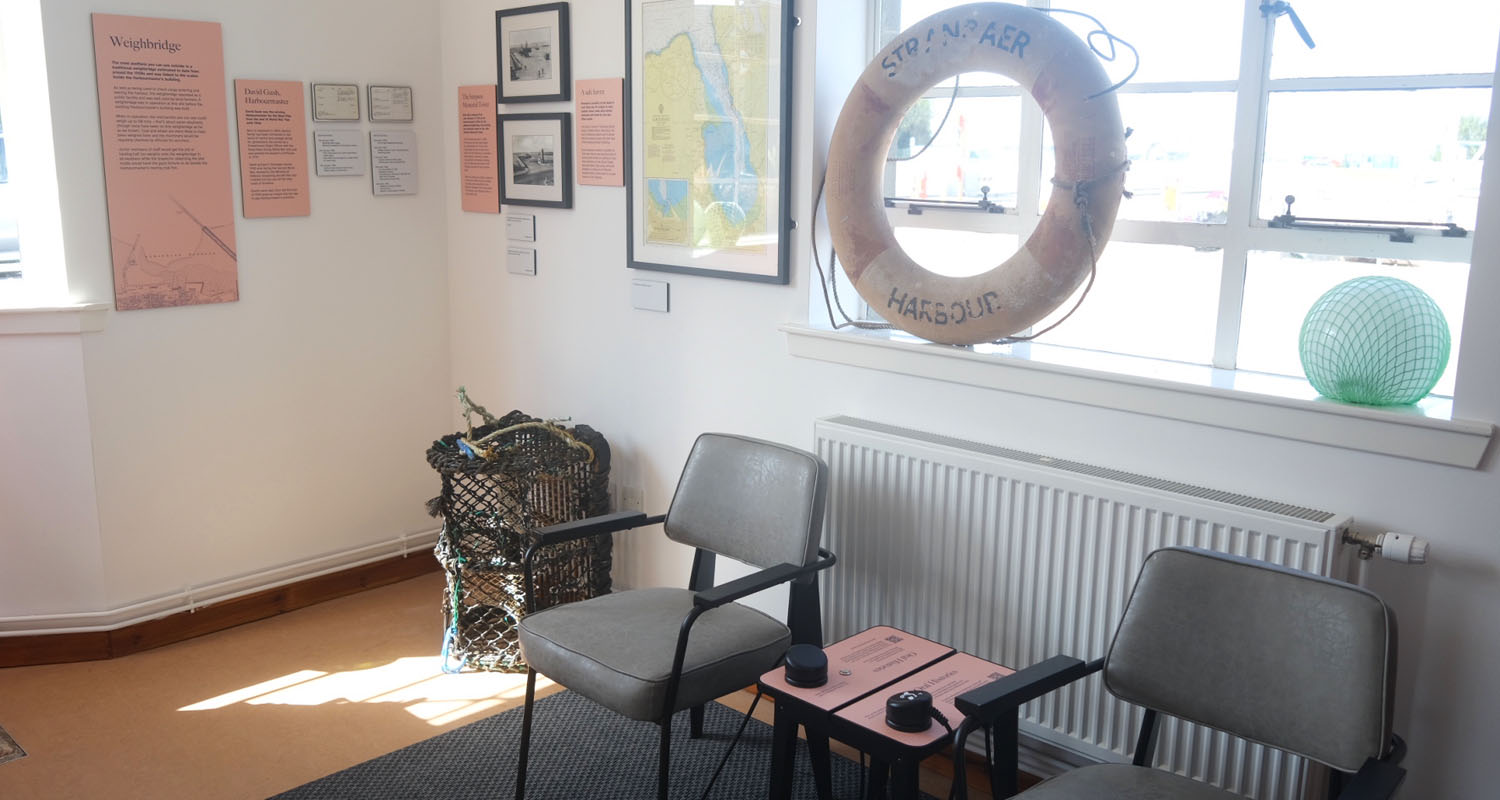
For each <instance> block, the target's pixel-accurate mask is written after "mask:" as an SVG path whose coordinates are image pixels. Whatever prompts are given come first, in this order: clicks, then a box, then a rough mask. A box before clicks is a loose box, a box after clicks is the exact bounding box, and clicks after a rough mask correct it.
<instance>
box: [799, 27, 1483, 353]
mask: <svg viewBox="0 0 1500 800" xmlns="http://www.w3.org/2000/svg"><path fill="white" fill-rule="evenodd" d="M1027 5H1029V6H1031V7H1034V8H1045V7H1048V6H1049V5H1051V3H1050V2H1049V0H1028V2H1027ZM1259 6H1260V3H1259V2H1258V0H1244V9H1243V15H1242V21H1241V39H1240V60H1239V72H1238V75H1237V77H1236V78H1235V79H1234V80H1212V81H1170V82H1165V81H1156V82H1134V81H1133V82H1130V83H1127V84H1126V85H1125V86H1123V87H1121V88H1120V89H1119V90H1118V91H1120V92H1121V93H1122V94H1168V93H1186V92H1208V91H1213V92H1234V93H1235V121H1234V141H1233V146H1232V149H1231V162H1230V175H1229V183H1228V186H1229V189H1228V196H1227V208H1228V213H1227V219H1226V220H1225V222H1223V223H1199V222H1167V221H1145V220H1131V219H1124V218H1120V219H1117V220H1116V222H1115V226H1114V230H1113V233H1112V235H1111V241H1119V242H1135V243H1141V244H1148V245H1168V246H1186V247H1194V248H1214V249H1217V250H1218V251H1219V254H1220V274H1219V297H1218V308H1217V312H1216V330H1215V335H1214V345H1213V359H1212V362H1211V364H1209V365H1207V366H1209V367H1211V368H1212V369H1215V370H1227V371H1233V370H1234V369H1235V364H1236V360H1237V356H1238V351H1239V339H1240V327H1241V324H1242V321H1241V317H1242V312H1243V306H1244V301H1245V280H1246V277H1247V271H1248V265H1249V258H1250V255H1251V253H1253V252H1255V251H1270V252H1285V253H1303V254H1309V255H1328V256H1345V257H1355V258H1375V259H1393V258H1394V259H1407V260H1417V261H1436V262H1452V263H1463V264H1470V263H1471V262H1472V255H1473V236H1472V235H1470V236H1466V237H1463V238H1452V237H1443V236H1441V235H1439V234H1437V233H1435V232H1434V233H1428V232H1416V234H1415V241H1413V242H1409V243H1398V242H1392V241H1390V239H1389V237H1388V236H1386V235H1385V234H1381V233H1368V232H1353V231H1312V230H1298V229H1287V228H1273V227H1270V225H1269V224H1268V223H1269V221H1268V220H1266V219H1263V218H1261V217H1260V211H1259V210H1260V206H1261V192H1262V186H1261V180H1262V174H1263V167H1264V159H1265V142H1266V128H1267V120H1268V107H1269V103H1270V99H1271V93H1272V92H1280V91H1334V90H1345V91H1378V90H1393V89H1394V90H1407V89H1450V88H1489V89H1490V90H1491V108H1492V112H1493V107H1494V104H1495V102H1496V97H1495V94H1494V85H1495V74H1494V73H1489V74H1485V73H1464V74H1452V75H1394V76H1348V77H1336V78H1275V79H1273V78H1272V77H1271V57H1272V52H1273V47H1274V44H1275V38H1276V24H1277V19H1276V18H1274V17H1266V16H1264V15H1263V14H1262V12H1261V11H1260V8H1259ZM898 8H899V5H898V4H897V3H891V2H881V3H879V4H877V5H876V6H875V9H876V10H875V11H874V12H873V13H872V14H871V25H870V27H871V31H870V37H869V42H868V44H867V47H868V48H869V49H868V51H867V53H866V55H867V56H872V55H873V54H874V53H875V52H876V51H877V50H878V49H880V48H881V46H882V45H883V44H884V42H883V41H881V39H882V32H881V27H882V25H881V23H882V21H885V22H890V21H891V19H895V20H899V11H895V12H893V11H892V9H898ZM882 16H883V17H884V18H887V19H884V20H883V19H882ZM1106 22H1107V20H1106ZM894 24H899V22H896V23H894ZM1282 24H1283V25H1285V24H1289V22H1283V23H1282ZM954 94H955V93H954V91H953V90H952V89H951V88H947V87H944V88H933V89H931V90H929V91H928V92H926V93H925V94H924V95H923V97H925V98H931V99H932V100H933V101H934V103H935V104H941V105H935V108H936V107H945V105H946V102H947V100H948V99H949V98H950V97H952V96H954ZM1017 95H1018V96H1020V97H1021V98H1022V100H1021V130H1020V132H1019V137H1020V142H1019V152H1020V163H1019V165H1018V172H1017V175H1018V185H1017V203H1016V207H1015V208H1006V209H1005V210H1004V212H1003V213H999V214H996V213H979V211H978V209H977V208H976V209H974V210H969V209H953V208H946V207H934V206H924V207H923V208H922V209H921V213H920V214H919V215H918V214H912V213H910V211H909V208H908V206H910V205H917V204H908V203H904V202H899V201H898V202H894V203H891V202H888V203H887V209H886V214H887V219H888V220H889V221H890V223H891V225H892V226H893V227H897V226H902V227H923V228H936V229H962V230H972V231H979V232H987V233H1006V234H1011V235H1015V236H1018V237H1020V239H1021V240H1022V241H1024V240H1025V239H1026V238H1027V237H1029V236H1030V235H1031V233H1032V231H1033V230H1034V229H1035V227H1036V225H1037V223H1038V221H1039V220H1040V218H1041V209H1040V195H1041V191H1040V187H1041V186H1042V183H1043V181H1044V176H1043V175H1042V174H1041V172H1042V148H1043V145H1044V142H1043V122H1044V119H1043V115H1042V112H1041V109H1040V107H1039V106H1037V104H1036V102H1035V101H1034V100H1033V99H1032V98H1031V97H1030V95H1029V93H1027V92H1025V91H1024V90H1022V89H1021V88H1020V87H1019V86H976V87H964V86H960V87H959V89H958V90H957V96H958V97H959V98H963V97H997V96H1017ZM1492 116H1493V113H1492ZM889 175H890V173H889V172H888V173H887V180H888V183H887V188H888V189H890V188H891V185H892V184H891V183H890V182H889V181H890V177H889ZM1126 185H1127V186H1129V180H1128V177H1127V181H1126ZM833 271H834V273H835V275H834V278H833V279H834V280H836V281H838V282H839V284H840V285H839V291H840V294H841V295H842V296H844V297H857V295H856V294H855V292H854V291H853V287H852V286H851V285H850V284H849V283H848V282H847V280H846V279H845V278H844V276H843V275H842V272H841V270H838V269H834V270H833ZM813 307H815V308H816V307H818V304H817V303H816V302H815V303H814V306H813ZM852 316H853V317H854V319H856V320H859V321H863V322H875V323H878V322H881V321H882V319H881V317H880V316H879V314H878V313H877V312H875V311H874V310H873V309H871V308H870V307H869V306H868V304H865V303H864V302H863V301H862V300H861V301H859V302H858V303H857V304H854V309H853V314H852ZM1460 323H1461V321H1459V320H1454V321H1452V324H1454V325H1455V326H1456V325H1459V324H1460ZM1012 357H1015V356H1012ZM1455 358H1456V354H1455Z"/></svg>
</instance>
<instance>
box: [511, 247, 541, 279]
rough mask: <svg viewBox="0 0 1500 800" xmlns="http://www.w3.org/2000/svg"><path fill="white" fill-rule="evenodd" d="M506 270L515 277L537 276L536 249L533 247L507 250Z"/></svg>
mask: <svg viewBox="0 0 1500 800" xmlns="http://www.w3.org/2000/svg"><path fill="white" fill-rule="evenodd" d="M505 269H506V271H508V272H510V273H512V274H515V275H535V274H536V249H535V248H531V247H507V248H505Z"/></svg>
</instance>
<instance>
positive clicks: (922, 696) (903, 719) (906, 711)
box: [885, 689, 953, 733]
mask: <svg viewBox="0 0 1500 800" xmlns="http://www.w3.org/2000/svg"><path fill="white" fill-rule="evenodd" d="M933 720H937V721H938V724H940V725H942V726H943V728H944V729H945V730H947V731H948V732H949V733H952V732H953V726H952V725H949V724H948V718H947V717H945V716H943V712H941V711H938V710H937V709H936V708H933V706H932V694H931V693H929V692H926V691H923V690H921V689H912V690H909V691H905V692H897V693H895V694H893V695H891V696H890V697H889V698H887V699H886V701H885V724H886V725H887V726H889V727H891V728H895V729H896V730H898V731H902V732H904V733H921V732H922V731H925V730H927V728H928V727H930V726H931V725H932V721H933Z"/></svg>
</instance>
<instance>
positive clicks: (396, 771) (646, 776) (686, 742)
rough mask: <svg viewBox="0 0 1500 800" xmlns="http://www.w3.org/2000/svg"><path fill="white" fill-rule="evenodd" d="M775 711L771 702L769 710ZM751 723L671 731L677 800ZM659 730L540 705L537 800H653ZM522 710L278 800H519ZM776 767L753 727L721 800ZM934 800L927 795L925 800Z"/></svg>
mask: <svg viewBox="0 0 1500 800" xmlns="http://www.w3.org/2000/svg"><path fill="white" fill-rule="evenodd" d="M767 702H769V701H767V700H765V699H762V700H761V703H762V705H764V704H765V703H767ZM743 717H744V715H742V714H741V713H739V712H737V711H734V710H733V709H729V708H726V707H724V706H722V705H719V704H718V703H710V704H709V705H708V713H707V717H706V720H705V724H704V732H703V738H701V739H692V738H689V736H688V719H687V714H685V713H683V714H678V715H677V720H676V721H675V722H676V724H674V725H673V727H672V776H671V786H672V796H673V797H674V798H693V800H696V798H698V797H700V796H702V794H703V788H704V787H705V786H706V785H707V784H708V778H709V776H710V775H712V774H713V771H714V768H715V767H716V766H718V763H719V759H720V758H722V757H723V752H724V748H725V746H726V745H727V744H728V742H729V740H730V739H731V738H732V737H733V736H734V731H735V729H736V728H737V727H738V726H739V724H740V720H741V719H743ZM658 741H659V730H658V728H657V727H656V726H655V725H652V724H650V723H645V722H636V721H633V720H629V719H626V718H624V717H621V716H619V715H617V714H614V713H611V712H609V711H607V710H605V709H604V708H603V707H601V706H599V705H596V704H594V703H593V702H592V701H589V700H587V699H585V698H583V697H580V696H578V695H575V694H573V693H572V692H560V693H558V694H555V695H552V696H550V697H547V698H545V699H542V700H539V701H537V705H536V709H535V711H534V712H533V717H532V729H531V765H530V768H529V769H528V771H527V776H526V796H527V797H528V798H530V800H587V799H589V798H627V799H628V798H654V797H655V796H656V753H657V742H658ZM520 742H521V709H519V708H517V709H512V710H510V711H506V712H505V713H502V714H496V715H495V716H493V717H489V718H488V719H483V720H480V721H478V722H474V723H471V724H469V725H465V726H464V727H462V728H457V729H455V730H451V731H449V732H447V733H444V734H441V735H438V736H435V737H433V738H431V739H428V740H426V741H424V742H418V743H416V744H414V745H411V746H410V747H404V748H402V749H400V750H397V751H395V752H394V753H388V754H386V755H383V756H381V757H379V758H376V759H372V760H370V761H366V762H365V763H363V764H358V765H356V766H353V767H350V768H349V769H346V770H344V771H342V772H336V773H334V774H332V775H329V776H328V777H326V778H321V779H319V780H316V781H313V782H312V783H309V784H305V785H303V786H299V787H297V788H296V789H293V790H291V791H289V792H286V793H284V794H279V795H277V796H276V797H277V798H278V800H331V799H332V798H340V799H341V800H342V798H360V800H395V798H401V799H402V800H406V799H407V798H433V800H439V799H441V800H466V799H467V798H475V799H476V800H477V799H478V798H484V800H495V799H496V798H498V799H499V800H509V799H510V798H512V797H514V796H515V791H516V790H515V774H516V751H517V748H518V747H519V745H520ZM770 765H771V726H769V725H767V724H765V723H763V722H760V721H759V720H751V721H750V724H749V726H748V727H746V728H745V734H744V737H743V738H741V739H740V743H739V744H738V745H737V746H736V747H735V750H734V755H733V756H731V757H730V759H729V763H728V764H726V765H725V766H724V772H723V774H721V775H720V776H719V780H718V782H717V783H715V784H714V789H713V793H712V795H711V796H712V797H714V798H723V799H724V800H730V799H733V800H739V799H740V798H743V799H744V800H750V799H751V798H754V799H755V800H764V798H765V797H766V791H767V788H768V784H767V781H768V775H769V771H770ZM795 774H796V784H795V787H794V790H793V792H792V795H791V796H792V797H793V798H796V799H797V800H812V798H815V797H816V796H817V792H816V791H815V790H814V788H813V781H812V770H811V768H810V767H809V765H808V761H807V751H806V747H805V746H804V744H803V743H802V742H801V741H800V740H799V742H798V752H797V766H796V772H795ZM859 789H860V769H859V765H858V764H857V763H855V762H853V761H850V760H849V759H846V758H841V757H839V756H837V755H835V756H834V757H833V792H834V797H836V798H857V797H859ZM924 797H925V795H924Z"/></svg>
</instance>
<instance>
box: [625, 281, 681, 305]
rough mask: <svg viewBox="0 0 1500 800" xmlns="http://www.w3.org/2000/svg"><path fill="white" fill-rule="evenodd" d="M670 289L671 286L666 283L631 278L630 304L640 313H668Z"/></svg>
mask: <svg viewBox="0 0 1500 800" xmlns="http://www.w3.org/2000/svg"><path fill="white" fill-rule="evenodd" d="M670 288H671V284H668V283H667V282H666V281H647V280H641V279H639V278H633V279H631V281H630V304H631V305H632V306H635V307H636V308H639V309H641V310H642V311H669V310H671V309H670V305H671V304H670V301H669V298H668V294H669V290H670Z"/></svg>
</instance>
